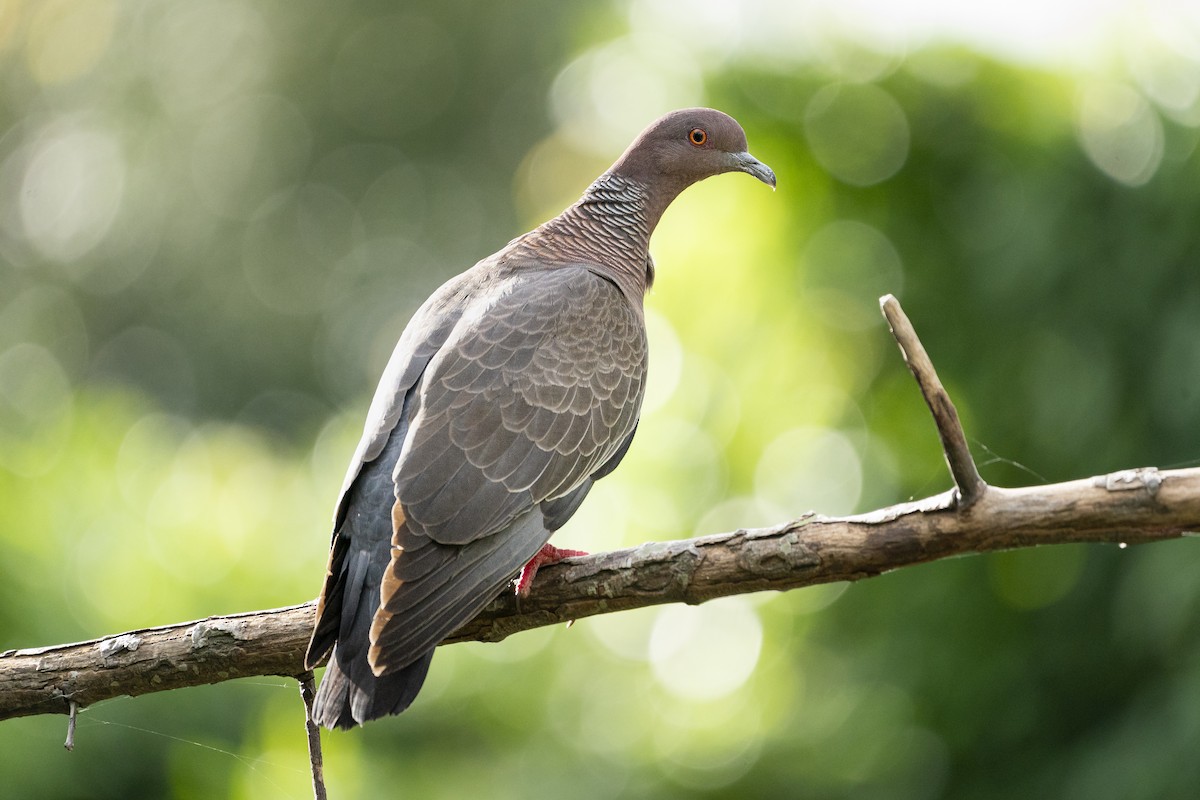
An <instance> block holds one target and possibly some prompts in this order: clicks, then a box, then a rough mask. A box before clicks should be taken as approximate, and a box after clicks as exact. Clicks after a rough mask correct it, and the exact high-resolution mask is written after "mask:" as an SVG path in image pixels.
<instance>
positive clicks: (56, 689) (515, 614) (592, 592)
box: [0, 295, 1200, 796]
mask: <svg viewBox="0 0 1200 800" xmlns="http://www.w3.org/2000/svg"><path fill="white" fill-rule="evenodd" d="M881 306H882V307H883V311H884V314H885V316H886V317H887V319H888V321H889V323H890V324H891V327H892V331H893V334H894V335H895V337H896V341H897V342H898V343H899V344H900V348H901V351H902V352H903V353H904V357H905V360H906V361H907V362H908V365H909V368H910V370H911V371H912V373H913V375H914V377H915V378H916V379H917V383H918V385H919V386H920V387H921V392H922V394H923V395H924V396H925V400H926V402H927V403H928V404H929V408H930V410H931V411H932V412H933V416H934V421H935V422H936V424H937V428H938V433H939V435H940V436H941V440H942V446H943V449H944V450H945V454H946V461H947V463H948V464H949V465H950V471H951V474H952V475H953V476H954V481H955V484H956V486H957V489H956V490H953V491H950V492H946V493H944V494H940V495H937V496H935V497H931V498H928V499H926V500H923V501H920V502H916V503H905V504H903V505H898V506H891V507H889V508H884V509H880V510H879V511H875V512H872V513H870V514H862V515H858V516H853V517H821V516H817V515H815V514H809V515H807V516H804V517H801V518H800V519H796V520H793V521H791V522H787V523H784V524H782V525H777V526H775V527H772V528H761V529H755V530H739V531H734V532H732V533H722V534H717V535H715V536H706V537H702V538H699V539H687V540H683V541H676V542H661V543H654V544H646V545H642V546H641V547H636V548H632V549H628V550H617V551H614V552H611V553H601V554H598V555H591V556H584V557H579V558H570V559H567V560H566V561H563V562H562V563H560V564H559V565H557V566H550V567H545V568H543V569H542V570H541V571H539V572H538V575H537V581H536V582H535V584H534V586H533V592H532V595H531V596H530V597H528V598H524V599H522V600H521V603H520V606H519V607H518V605H517V602H516V599H515V597H514V596H513V594H512V593H505V594H504V595H502V596H501V597H499V598H497V599H496V600H495V601H494V602H492V603H491V605H489V606H488V607H487V608H485V609H484V610H483V612H482V613H481V614H480V615H479V616H478V617H476V618H475V619H474V620H472V621H471V622H469V623H468V624H466V625H464V626H463V627H462V628H460V629H459V630H458V631H457V632H456V633H454V634H453V635H452V636H451V637H450V638H449V639H447V640H446V642H447V643H450V642H462V641H470V640H475V641H486V642H497V641H500V640H501V639H504V638H506V637H508V636H511V635H512V634H514V633H518V632H520V631H524V630H529V629H531V628H539V627H542V626H545V625H556V624H559V623H566V622H569V621H571V620H577V619H583V618H585V617H590V616H594V615H596V614H606V613H609V612H613V611H622V610H627V609H633V608H643V607H646V606H652V605H657V604H661V603H677V602H682V603H702V602H704V601H705V600H711V599H713V598H716V597H725V596H728V595H734V594H743V593H747V592H757V591H764V590H768V589H771V590H777V591H783V590H787V589H798V588H801V587H804V586H813V585H816V584H821V583H830V582H833V581H855V580H860V579H862V578H868V577H871V576H874V575H879V574H880V573H883V572H888V571H890V570H893V569H897V568H899V567H904V566H909V565H911V564H920V563H923V562H927V561H934V560H936V559H939V558H946V557H947V556H955V555H962V554H965V553H986V552H992V551H996V550H1007V549H1012V548H1017V547H1029V546H1033V545H1042V544H1063V543H1067V542H1120V543H1122V545H1124V544H1139V543H1143V542H1153V541H1160V540H1164V539H1173V538H1177V537H1179V536H1181V535H1183V534H1184V533H1185V532H1186V531H1196V530H1200V469H1183V470H1169V471H1159V470H1158V469H1155V468H1154V467H1146V468H1143V469H1135V470H1128V471H1125V472H1118V473H1113V474H1111V475H1104V476H1100V477H1097V478H1090V479H1086V480H1077V481H1070V482H1068V483H1057V484H1051V485H1047V486H1032V487H1027V488H1023V489H1002V488H998V487H992V486H988V485H987V484H986V483H984V482H983V480H982V479H981V478H980V477H979V472H978V470H976V468H975V464H974V462H973V461H972V460H971V453H970V450H969V448H968V447H967V443H966V437H965V436H964V435H963V431H962V426H961V424H960V423H959V421H958V414H957V412H956V411H955V410H954V404H953V403H951V402H950V398H949V397H948V396H947V395H946V391H945V389H944V388H943V387H942V384H941V382H940V381H939V380H938V377H937V373H936V372H935V371H934V369H933V364H932V363H930V361H929V357H928V355H927V354H926V353H925V349H924V348H923V347H922V346H921V342H920V340H918V339H917V336H916V333H915V332H914V331H913V329H912V325H911V324H910V323H909V321H908V318H907V317H905V315H904V312H903V311H902V310H901V309H900V306H899V304H898V303H897V302H896V301H895V298H893V297H891V296H890V295H889V296H887V297H885V298H883V299H882V301H881ZM314 606H315V604H314V603H304V604H302V605H298V606H291V607H288V608H280V609H275V610H272V611H255V612H251V613H246V614H234V615H232V616H224V617H209V618H208V619H204V620H198V621H194V622H185V623H181V624H178V625H167V626H163V627H160V628H147V629H144V630H139V631H131V632H129V633H123V634H121V635H119V636H109V637H105V638H103V639H94V640H91V641H87V642H79V643H76V644H67V645H57V646H54V647H43V648H36V649H32V650H10V651H8V652H6V653H0V719H7V718H10V717H19V716H26V715H30V714H67V713H70V714H72V715H74V712H75V710H77V709H78V708H79V707H83V706H88V705H91V704H93V703H97V702H100V701H101V700H107V699H109V698H113V697H118V696H121V695H131V696H136V695H141V694H146V693H148V692H157V691H164V690H167V689H176V688H180V687H183V686H198V685H201V684H206V683H217V682H220V681H225V680H230V679H232V678H241V677H248V676H252V675H292V676H295V675H303V673H304V665H303V656H304V650H305V646H306V645H307V643H308V636H309V633H310V632H311V631H312V626H313V615H314V611H315V609H314ZM308 678H309V680H311V673H309V674H308ZM302 693H303V696H304V697H305V700H306V703H307V701H308V696H309V693H311V684H309V685H308V688H307V689H305V688H304V686H303V680H302ZM310 735H311V732H310ZM71 739H72V737H70V736H69V737H68V744H70V743H71ZM319 743H320V742H319V739H318V740H317V748H318V749H317V750H316V751H315V752H316V755H315V756H314V760H313V768H314V789H315V790H316V789H317V787H318V786H319V769H320V765H319ZM311 744H312V739H311V738H310V745H311ZM318 796H319V794H318Z"/></svg>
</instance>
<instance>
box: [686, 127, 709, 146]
mask: <svg viewBox="0 0 1200 800" xmlns="http://www.w3.org/2000/svg"><path fill="white" fill-rule="evenodd" d="M688 141H689V142H691V143H692V144H694V145H695V146H696V147H703V146H704V143H705V142H707V141H708V134H707V133H706V132H705V130H704V128H692V130H691V131H690V132H689V133H688Z"/></svg>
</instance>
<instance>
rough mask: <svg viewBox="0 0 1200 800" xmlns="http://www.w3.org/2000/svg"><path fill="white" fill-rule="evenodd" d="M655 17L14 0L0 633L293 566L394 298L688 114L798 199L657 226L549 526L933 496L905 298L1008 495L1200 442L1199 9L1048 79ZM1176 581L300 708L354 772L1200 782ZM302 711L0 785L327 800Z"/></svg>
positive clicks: (584, 791)
mask: <svg viewBox="0 0 1200 800" xmlns="http://www.w3.org/2000/svg"><path fill="white" fill-rule="evenodd" d="M646 8H651V9H652V10H653V9H657V12H656V13H659V14H660V15H661V14H668V13H669V12H667V11H664V10H663V8H665V7H664V6H662V5H661V4H659V5H655V4H652V3H634V4H632V5H631V6H630V7H629V9H630V10H629V13H626V9H625V7H624V6H621V7H619V8H611V7H607V6H606V7H598V8H586V9H585V8H583V7H582V6H579V7H577V6H574V5H571V4H564V3H554V2H549V1H548V0H545V1H542V2H538V1H536V0H535V1H534V2H522V3H519V4H499V3H468V2H465V1H464V2H449V3H429V2H418V3H406V4H404V5H403V7H402V8H401V7H400V6H396V5H394V4H387V3H376V2H353V3H344V4H337V5H336V6H334V5H330V4H320V3H314V2H287V3H283V2H259V3H254V4H246V3H234V2H191V3H184V4H179V3H162V2H151V1H149V0H147V1H146V2H124V3H110V2H105V1H104V0H86V1H85V0H78V1H77V2H66V0H47V2H42V3H37V4H21V3H17V4H8V5H7V6H5V7H3V8H0V649H4V648H10V647H26V646H35V645H42V644H51V643H56V642H60V641H70V640H76V639H83V638H89V637H92V636H96V635H99V634H104V633H112V632H117V631H120V630H126V629H131V628H137V627H142V626H148V625H156V624H164V623H169V622H177V621H181V620H184V619H189V618H195V617H201V616H206V615H209V614H217V613H226V612H235V611H244V610H250V609H255V608H269V607H275V606H282V605H287V604H291V603H296V602H300V601H303V600H305V599H308V598H311V597H312V596H314V595H315V593H316V591H317V589H318V582H319V579H320V577H321V575H322V571H323V566H324V560H325V553H326V545H327V541H328V539H327V537H328V525H327V520H328V518H329V514H330V511H331V509H332V504H333V501H334V498H335V494H336V491H337V489H338V487H339V485H340V480H341V474H342V471H343V469H344V466H345V462H346V461H347V459H348V458H349V456H350V454H351V452H352V451H353V447H354V443H355V441H356V439H357V435H358V429H359V426H360V425H361V420H362V417H363V415H364V414H365V409H366V405H367V401H368V398H369V395H370V392H371V390H372V388H373V386H374V382H375V380H376V378H377V376H378V373H379V371H380V370H381V369H382V366H383V364H384V362H385V361H386V358H387V355H388V353H389V352H390V350H391V347H392V345H393V343H394V341H395V339H396V337H397V336H398V334H399V332H400V330H401V329H402V327H403V325H404V322H405V321H406V319H407V317H408V315H409V314H410V313H411V312H412V311H413V310H414V309H415V308H416V306H417V305H418V304H419V303H420V302H421V300H422V299H423V298H424V297H425V296H426V295H427V293H428V292H429V291H431V290H432V289H433V288H434V287H436V286H437V285H438V284H439V283H441V282H442V281H443V280H445V279H446V278H448V277H449V276H450V275H452V274H454V273H455V272H458V271H459V270H461V269H463V268H465V267H466V266H468V265H470V264H471V263H473V262H474V261H475V260H476V259H477V258H479V257H481V256H483V255H486V254H487V253H489V252H492V251H493V250H495V249H496V248H497V247H499V246H500V245H502V244H503V243H504V242H505V241H507V240H508V239H509V238H511V237H512V236H513V235H516V234H517V233H519V232H521V231H522V230H526V229H528V228H529V227H531V226H533V225H535V224H537V223H538V222H540V221H541V220H543V219H545V218H546V217H547V216H549V215H552V214H553V213H556V212H557V211H558V210H559V209H560V208H562V207H563V206H564V205H566V204H567V203H569V202H570V201H571V200H573V199H574V197H576V196H577V195H578V193H579V192H580V191H581V190H582V188H583V187H584V186H585V185H586V184H587V182H588V181H589V180H590V179H591V178H593V177H595V175H597V174H599V172H600V171H602V170H603V169H604V167H605V166H606V165H607V164H608V163H610V162H611V160H612V158H614V157H615V156H616V155H617V153H618V152H619V151H620V149H621V148H622V147H623V146H624V143H625V142H627V141H628V139H629V138H630V137H632V135H633V134H634V133H636V132H637V130H639V129H640V128H641V126H642V125H644V124H645V123H646V122H648V121H649V120H650V119H651V118H653V116H655V115H657V114H658V113H660V112H662V111H665V110H667V109H669V108H671V107H677V106H682V105H689V104H696V103H704V104H707V105H712V106H716V107H719V108H722V109H724V110H726V111H729V112H730V113H732V114H733V115H734V116H736V117H737V118H738V119H739V120H740V121H741V122H742V123H743V125H744V127H745V128H746V129H747V132H748V134H749V138H750V143H751V149H752V151H753V152H755V154H756V155H758V156H759V157H760V158H762V159H763V160H765V161H766V162H767V163H769V164H771V165H772V166H773V167H774V168H775V169H776V171H777V173H778V175H779V187H780V188H779V191H778V192H776V193H775V194H773V195H772V194H771V193H770V192H768V191H766V190H765V189H764V187H762V186H761V185H758V184H757V183H755V182H753V181H751V180H749V179H747V178H745V177H744V176H723V177H721V178H718V179H713V180H711V181H708V182H706V183H705V184H703V185H701V186H698V187H696V188H694V189H692V190H689V192H688V193H687V194H685V195H684V196H683V197H682V198H681V199H680V201H679V202H678V203H677V204H676V205H675V206H674V207H673V208H672V210H671V211H670V212H669V214H668V216H667V218H666V219H665V220H664V222H663V224H662V226H661V227H660V229H659V232H658V234H657V235H656V238H655V242H654V246H653V250H654V253H655V257H656V259H657V262H658V266H659V280H658V283H657V285H656V287H655V290H654V292H653V293H652V294H651V296H650V297H649V298H648V308H649V323H650V328H651V330H650V333H651V340H652V357H651V360H652V373H653V374H652V381H653V384H652V388H651V392H650V396H649V398H648V401H647V408H646V413H645V415H644V419H643V423H642V426H641V430H640V433H639V438H638V441H637V443H636V444H635V446H634V448H633V450H632V451H631V453H630V456H629V458H628V459H627V461H626V463H625V464H624V465H623V466H622V468H621V469H620V470H619V471H618V472H617V474H616V475H614V476H613V477H612V478H610V479H607V480H606V481H605V482H604V483H603V484H601V485H600V486H599V487H598V488H597V490H596V491H595V492H594V493H593V496H592V497H591V498H590V500H589V502H588V503H587V504H586V505H585V508H584V509H583V511H582V512H581V513H580V514H579V516H578V518H577V519H576V520H573V522H572V524H571V525H570V526H569V527H568V529H567V530H565V531H563V535H562V536H561V539H562V540H563V543H565V544H567V545H568V546H570V545H576V546H581V547H583V548H585V549H591V550H601V549H605V548H608V547H614V546H618V545H624V544H634V543H637V542H641V541H645V540H648V539H662V538H677V537H684V536H690V535H698V534H703V533H711V532H715V531H719V530H726V529H729V528H732V527H739V526H752V525H758V524H767V523H771V522H778V521H782V520H784V519H787V518H790V517H792V516H795V515H798V514H800V513H802V512H804V511H806V510H809V509H815V510H817V511H821V512H825V513H844V512H850V511H853V510H865V509H869V508H874V507H878V506H881V505H885V504H889V503H893V502H897V501H901V500H904V499H907V498H909V497H915V496H924V495H928V494H932V493H935V492H938V491H941V490H943V489H945V488H946V487H947V486H948V483H949V481H948V478H947V477H946V475H945V470H944V467H943V466H942V464H941V459H940V454H939V451H938V447H937V442H936V437H935V435H934V433H933V430H932V427H931V424H930V423H929V422H928V420H927V418H926V412H925V410H924V408H923V406H922V403H921V400H920V398H919V396H918V394H917V392H916V390H915V388H914V387H913V386H912V385H911V381H910V379H909V377H908V376H907V373H906V371H905V370H904V367H903V365H902V363H901V360H900V358H899V357H898V355H897V353H896V352H895V348H894V345H893V344H892V342H891V339H890V337H889V336H888V335H887V333H886V329H885V326H884V325H883V323H882V320H881V319H880V318H879V317H878V314H877V311H876V302H877V298H878V297H879V295H881V294H883V293H886V292H893V293H895V294H897V295H898V296H899V297H900V298H901V300H902V302H903V303H904V305H905V308H906V310H907V311H908V313H909V315H910V316H911V317H912V319H913V320H914V322H915V324H916V326H917V328H918V331H919V332H920V334H921V336H922V338H923V340H924V342H925V343H926V346H927V347H928V349H929V350H930V352H931V354H932V356H933V358H934V361H935V363H936V364H937V365H938V367H939V370H940V372H941V374H942V376H943V378H944V380H946V381H947V383H948V385H949V389H950V391H951V394H952V396H953V397H954V398H955V399H956V401H957V403H958V406H959V409H960V412H961V413H962V415H963V417H964V421H965V424H966V427H967V430H968V433H969V435H971V437H972V438H973V440H974V441H975V447H976V454H977V456H979V457H980V460H981V461H982V462H983V464H984V475H985V478H987V479H988V480H989V481H991V482H993V483H997V484H1005V485H1015V484H1020V483H1030V482H1041V481H1043V480H1061V479H1068V478H1073V477H1080V476H1085V475H1089V474H1096V473H1102V472H1106V471H1110V470H1115V469H1120V468H1124V467H1133V466H1144V465H1150V464H1155V465H1158V466H1164V467H1166V466H1175V465H1183V464H1195V463H1196V461H1197V458H1198V456H1200V442H1198V439H1197V430H1198V429H1200V273H1198V272H1197V268H1198V265H1200V235H1198V234H1197V225H1198V223H1197V220H1200V190H1198V189H1197V187H1198V186H1200V158H1198V156H1197V152H1196V144H1197V139H1198V137H1200V128H1198V127H1197V125H1198V123H1200V102H1198V101H1197V97H1198V95H1200V61H1198V60H1197V52H1196V51H1195V49H1193V50H1190V51H1189V50H1188V49H1187V48H1186V47H1182V46H1181V45H1179V42H1181V41H1183V42H1185V43H1186V41H1188V40H1187V39H1186V37H1183V38H1179V37H1176V38H1174V39H1171V37H1167V38H1162V37H1161V36H1160V37H1159V38H1157V39H1156V38H1154V37H1153V36H1152V35H1150V34H1144V37H1149V38H1144V39H1138V38H1136V37H1132V38H1131V40H1130V41H1132V42H1133V44H1128V43H1127V44H1128V46H1126V47H1125V48H1124V49H1123V50H1120V51H1114V55H1112V57H1111V58H1110V59H1109V60H1108V62H1106V63H1104V64H1103V65H1099V64H1098V63H1097V64H1093V65H1091V66H1090V67H1089V68H1087V69H1082V68H1081V69H1079V70H1076V71H1071V70H1067V69H1063V70H1060V71H1057V72H1048V71H1044V70H1038V69H1033V68H1030V67H1018V66H1013V65H1010V64H1005V63H1002V62H998V61H994V60H990V59H989V58H987V57H985V56H982V55H980V54H977V53H974V52H971V51H969V50H965V49H961V48H956V47H951V46H948V45H947V46H933V45H931V46H929V47H926V48H924V49H921V50H918V51H915V52H912V53H907V54H902V53H897V52H894V51H888V50H886V49H880V48H877V47H869V46H866V45H863V44H861V43H855V41H854V39H853V37H836V36H832V37H828V38H826V39H819V38H804V37H799V36H797V37H795V40H794V41H793V40H792V39H789V35H790V32H789V29H786V28H780V29H775V30H773V31H772V32H770V33H769V34H768V33H766V32H764V31H759V32H758V33H757V34H756V35H755V36H748V35H746V30H743V31H742V34H743V36H742V38H741V39H739V40H738V41H740V42H741V44H739V45H737V46H732V45H731V46H725V45H719V44H714V42H716V41H718V39H719V37H718V39H714V38H713V37H711V36H710V37H709V38H708V39H704V40H702V41H692V40H690V39H688V38H686V37H682V36H676V37H674V38H672V37H670V36H669V35H667V34H666V33H664V31H666V30H668V27H667V26H665V25H664V24H662V21H661V20H659V23H658V24H657V25H656V24H655V22H654V16H653V14H651V13H650V12H647V11H646ZM639 9H640V11H639ZM747 30H748V29H747ZM729 35H730V36H731V37H732V36H734V32H733V31H730V32H729ZM760 39H761V40H760ZM1193 41H1194V39H1193ZM764 42H765V43H767V44H770V45H771V46H769V47H768V46H767V45H766V44H764ZM1172 42H1174V45H1173V46H1168V45H1172ZM760 45H761V46H760ZM1198 571H1200V552H1198V551H1197V549H1196V547H1195V545H1194V543H1193V542H1190V541H1186V540H1185V541H1179V542H1174V543H1167V544H1161V545H1154V546H1152V547H1147V548H1140V549H1131V550H1122V549H1118V548H1115V547H1111V548H1108V547H1062V548H1048V549H1038V550H1033V551H1022V552H1018V553H1011V554H1003V555H997V556H989V557H975V558H968V559H961V560H955V561H951V562H942V563H938V564H932V565H928V566H924V567H920V568H916V569H907V570H902V571H900V572H898V573H895V574H892V575H888V576H884V577H881V578H879V579H875V580H870V581H866V582H863V583H861V584H857V585H853V586H848V587H847V586H836V587H821V588H816V589H810V590H804V591H799V592H794V593H791V594H788V595H780V596H756V597H747V598H734V599H730V600H728V601H721V602H718V603H713V604H708V605H705V606H701V607H699V608H694V609H693V608H663V609H652V610H647V611H643V612H637V613H630V614H625V615H614V616H608V617H602V618H598V619H593V620H587V621H584V622H581V623H580V624H579V625H577V626H575V627H574V628H573V629H571V630H570V631H564V630H542V631H535V632H531V633H527V634H522V635H521V636H519V637H515V638H514V639H512V640H510V641H508V642H505V643H502V644H500V645H474V644H470V645H456V646H454V647H449V648H446V649H445V650H444V651H442V652H440V653H439V655H438V658H437V659H436V662H435V667H434V671H433V675H432V677H431V679H430V681H429V684H428V686H427V688H426V689H425V691H424V693H423V694H422V696H421V698H420V700H419V701H418V702H417V704H416V705H415V706H414V708H413V709H411V711H409V712H408V713H406V714H404V715H403V716H402V717H399V718H395V719H390V720H386V721H383V722H379V723H375V724H372V725H370V726H368V727H367V728H365V729H363V730H360V731H355V732H353V733H349V734H347V733H338V734H333V735H327V736H326V739H325V742H326V747H327V775H328V778H329V783H330V788H331V794H332V796H334V797H338V798H350V797H378V796H388V795H390V794H391V793H393V788H394V790H395V792H400V791H403V792H405V793H406V796H412V797H429V798H433V797H464V796H486V797H495V798H505V797H514V798H516V797H529V796H534V797H558V796H571V797H579V798H590V797H595V798H602V797H647V798H649V797H655V798H660V797H661V798H670V797H714V798H715V797H730V798H733V797H737V798H744V797H812V798H824V797H845V798H868V797H881V798H939V797H954V798H993V797H995V798H1001V797H1013V796H1031V797H1064V798H1089V800H1096V799H1099V798H1110V797H1111V798H1169V797H1180V798H1182V797H1194V796H1195V793H1196V789H1197V786H1198V785H1200V762H1197V760H1196V759H1195V753H1196V751H1197V750H1198V749H1200V640H1198V634H1200V615H1198V613H1197V612H1198V610H1200V581H1198V580H1197V579H1196V575H1197V574H1200V573H1198ZM301 714H302V710H301V706H300V704H299V702H298V698H297V692H296V690H295V686H294V683H293V682H291V681H288V680H284V679H259V680H243V681H235V682H230V683H226V684H222V685H219V686H214V687H206V688H199V689H191V690H184V691H177V692H170V693H166V694H163V695H158V696H150V697H145V698H140V699H137V700H129V699H123V700H116V701H112V702H108V703H104V704H101V705H99V706H97V707H95V708H92V709H89V710H88V711H87V712H86V713H84V714H83V715H82V717H81V721H80V725H79V732H78V748H77V750H76V751H75V752H73V753H66V752H64V751H63V750H62V748H61V740H62V738H63V734H64V728H65V725H64V721H63V720H62V719H60V718H31V719H20V720H14V721H9V722H5V723H3V724H0V778H2V781H3V786H4V794H5V796H7V797H16V798H25V797H45V798H50V797H123V798H132V797H178V798H192V797H197V798H198V797H238V798H241V797H245V798H297V797H305V796H308V791H309V790H308V773H307V764H306V757H305V753H304V741H303V736H302V721H301V719H302V718H301ZM380 787H388V789H386V790H384V789H381V788H380Z"/></svg>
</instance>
